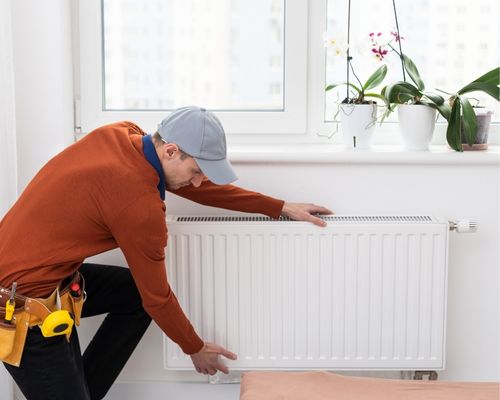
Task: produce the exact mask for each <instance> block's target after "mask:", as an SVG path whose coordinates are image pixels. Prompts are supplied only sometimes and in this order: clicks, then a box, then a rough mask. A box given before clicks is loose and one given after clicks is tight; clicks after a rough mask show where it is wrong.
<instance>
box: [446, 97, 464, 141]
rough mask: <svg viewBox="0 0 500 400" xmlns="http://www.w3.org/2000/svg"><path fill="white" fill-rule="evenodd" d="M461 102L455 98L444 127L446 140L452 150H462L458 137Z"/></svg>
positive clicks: (460, 121)
mask: <svg viewBox="0 0 500 400" xmlns="http://www.w3.org/2000/svg"><path fill="white" fill-rule="evenodd" d="M461 105H462V103H461V102H460V101H459V100H458V99H456V100H455V101H454V102H453V106H452V107H451V114H450V118H449V120H448V128H447V129H446V140H447V141H448V144H449V145H450V147H451V148H452V149H453V150H456V151H463V149H462V140H461V138H460V132H461V125H462V118H461V116H460V113H461Z"/></svg>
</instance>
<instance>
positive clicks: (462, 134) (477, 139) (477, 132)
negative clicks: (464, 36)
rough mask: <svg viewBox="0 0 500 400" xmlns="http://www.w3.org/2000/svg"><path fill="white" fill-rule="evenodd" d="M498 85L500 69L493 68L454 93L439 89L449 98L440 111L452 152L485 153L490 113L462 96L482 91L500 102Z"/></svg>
mask: <svg viewBox="0 0 500 400" xmlns="http://www.w3.org/2000/svg"><path fill="white" fill-rule="evenodd" d="M499 83H500V67H496V68H493V69H492V70H491V71H488V72H487V73H486V74H484V75H482V76H480V77H479V78H477V79H476V80H474V81H472V82H471V83H469V84H468V85H465V86H464V87H463V88H461V89H460V90H458V91H457V92H456V93H454V94H452V93H447V92H445V91H443V90H440V91H441V92H443V93H446V94H448V95H449V96H450V97H449V98H448V100H447V102H446V103H445V105H444V106H443V107H441V108H440V111H441V114H442V115H443V117H445V118H446V120H447V121H448V128H447V130H446V140H447V141H448V144H449V146H450V147H451V148H452V149H454V150H456V151H463V150H464V149H465V150H485V149H486V148H487V147H488V143H487V140H488V130H489V125H490V122H491V115H492V113H493V112H492V111H491V110H488V109H485V108H484V107H479V106H477V105H476V106H473V105H472V104H471V102H470V100H469V98H468V97H466V96H465V95H466V94H468V93H472V92H483V93H486V94H488V95H489V96H491V97H493V98H494V99H495V100H496V101H500V90H499ZM438 90H439V89H438Z"/></svg>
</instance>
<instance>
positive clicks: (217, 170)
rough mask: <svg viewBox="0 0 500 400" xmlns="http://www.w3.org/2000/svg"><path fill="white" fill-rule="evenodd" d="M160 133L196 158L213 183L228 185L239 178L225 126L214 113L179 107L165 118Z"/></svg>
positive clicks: (166, 139) (202, 109)
mask: <svg viewBox="0 0 500 400" xmlns="http://www.w3.org/2000/svg"><path fill="white" fill-rule="evenodd" d="M158 133H159V134H160V136H161V137H162V138H163V140H164V141H166V142H169V143H175V144H176V145H177V146H179V148H180V149H181V150H182V151H183V152H185V153H187V154H189V155H190V156H191V157H193V158H194V159H195V160H196V162H197V163H198V166H199V167H200V169H201V171H202V172H203V173H204V174H205V175H206V176H207V177H208V179H210V181H212V182H213V183H215V184H217V185H226V184H228V183H231V182H234V181H235V180H236V179H238V177H237V176H236V174H235V173H234V171H233V167H232V166H231V164H230V163H229V161H228V159H227V147H226V135H225V133H224V128H223V127H222V124H221V123H220V121H219V119H218V118H217V117H216V116H215V115H214V114H213V113H212V112H210V111H207V110H205V109H204V108H200V107H194V106H190V107H182V108H178V109H177V110H174V111H173V112H172V113H171V114H170V115H169V116H168V117H167V118H165V119H164V120H163V121H161V123H160V124H159V125H158Z"/></svg>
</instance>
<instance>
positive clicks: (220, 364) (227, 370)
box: [217, 362, 229, 375]
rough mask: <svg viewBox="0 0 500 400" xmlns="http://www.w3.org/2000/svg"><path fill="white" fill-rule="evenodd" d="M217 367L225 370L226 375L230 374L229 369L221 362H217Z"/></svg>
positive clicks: (222, 370)
mask: <svg viewBox="0 0 500 400" xmlns="http://www.w3.org/2000/svg"><path fill="white" fill-rule="evenodd" d="M217 369H218V370H219V371H221V372H224V373H225V374H226V375H227V374H229V369H228V368H227V367H226V366H225V365H224V364H223V363H221V362H219V363H217Z"/></svg>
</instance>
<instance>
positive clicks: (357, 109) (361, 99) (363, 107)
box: [324, 33, 387, 149]
mask: <svg viewBox="0 0 500 400" xmlns="http://www.w3.org/2000/svg"><path fill="white" fill-rule="evenodd" d="M324 41H325V47H330V48H332V50H333V51H334V52H335V54H336V55H339V56H342V55H344V54H345V55H346V58H347V81H346V82H340V83H334V84H330V85H327V86H326V87H325V91H326V92H328V91H330V90H332V89H334V88H337V87H339V86H346V97H345V98H344V99H343V100H342V101H341V102H340V104H339V107H338V110H337V113H336V114H335V118H334V119H336V118H337V116H338V114H340V121H341V125H342V133H343V137H344V143H345V145H346V147H347V148H350V149H368V148H370V142H371V138H372V136H373V132H374V130H375V125H376V121H377V103H376V101H374V100H371V98H375V99H380V100H382V101H384V102H385V97H384V96H382V95H381V94H380V93H375V92H373V89H375V88H376V87H377V86H379V85H380V84H381V83H382V81H383V80H384V78H385V76H386V75H387V66H386V65H381V66H379V67H378V68H377V69H376V71H375V72H373V73H372V74H371V75H370V76H369V77H368V79H367V80H366V81H364V82H362V81H361V80H360V78H359V77H358V76H357V75H356V72H355V70H354V66H353V62H352V60H353V57H352V55H351V54H352V53H351V51H352V46H350V44H349V43H344V42H343V41H342V40H337V39H335V38H332V37H329V35H328V33H325V35H324ZM349 72H352V74H353V76H354V78H355V81H356V83H353V82H351V81H349Z"/></svg>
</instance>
